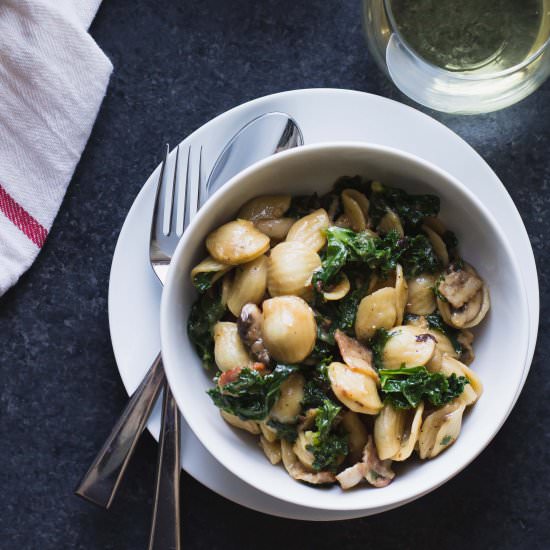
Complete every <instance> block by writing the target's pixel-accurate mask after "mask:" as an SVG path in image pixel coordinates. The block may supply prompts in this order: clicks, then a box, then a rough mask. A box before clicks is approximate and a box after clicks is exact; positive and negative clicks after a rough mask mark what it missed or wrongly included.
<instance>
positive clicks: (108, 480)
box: [75, 353, 166, 508]
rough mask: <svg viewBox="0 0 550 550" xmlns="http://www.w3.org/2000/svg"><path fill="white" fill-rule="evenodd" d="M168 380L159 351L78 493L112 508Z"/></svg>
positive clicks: (77, 489) (81, 483) (104, 506)
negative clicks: (137, 445)
mask: <svg viewBox="0 0 550 550" xmlns="http://www.w3.org/2000/svg"><path fill="white" fill-rule="evenodd" d="M165 379H166V377H165V375H164V369H163V367H162V360H161V356H160V353H159V354H158V355H157V357H156V358H155V360H154V361H153V364H152V365H151V367H150V368H149V370H148V371H147V374H146V375H145V378H144V379H143V380H142V382H141V384H140V385H139V387H138V388H137V390H136V391H135V392H134V394H133V395H132V397H131V399H130V401H128V404H127V405H126V408H125V409H124V411H123V412H122V414H121V415H120V417H119V418H118V420H117V422H116V424H115V425H114V427H113V429H112V431H111V433H110V434H109V436H108V437H107V439H106V441H105V443H104V444H103V447H101V450H100V451H99V453H98V454H97V456H96V457H95V459H94V461H93V462H92V464H91V466H90V468H89V469H88V471H87V472H86V474H84V477H83V478H82V480H81V481H80V483H79V485H78V487H77V488H76V490H75V493H76V494H77V495H78V496H81V497H83V498H85V499H86V500H89V501H90V502H93V503H94V504H97V505H98V506H101V507H103V508H109V506H110V505H111V503H112V501H113V498H114V496H115V494H116V491H117V489H118V486H119V484H120V481H121V480H122V477H123V476H124V472H125V471H126V467H127V466H128V463H129V461H130V458H131V457H132V454H133V452H134V449H135V447H136V444H137V442H138V439H139V436H140V435H141V433H142V432H143V428H144V427H145V424H146V423H147V420H148V419H149V416H150V414H151V411H152V409H153V406H154V404H155V402H156V400H157V397H158V395H159V392H160V389H161V387H162V384H163V383H164V381H165Z"/></svg>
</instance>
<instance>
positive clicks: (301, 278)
mask: <svg viewBox="0 0 550 550" xmlns="http://www.w3.org/2000/svg"><path fill="white" fill-rule="evenodd" d="M320 266H321V258H319V255H318V254H317V252H314V251H313V250H311V249H310V248H308V247H307V246H305V245H304V244H302V243H299V242H296V241H291V242H284V243H280V244H278V245H277V246H276V247H274V248H273V249H272V250H271V254H270V256H269V263H268V270H267V288H268V291H269V294H270V295H271V296H299V297H300V298H304V299H306V300H308V299H311V297H312V296H313V289H312V286H311V277H312V275H313V272H314V271H315V270H316V269H318V268H319V267H320Z"/></svg>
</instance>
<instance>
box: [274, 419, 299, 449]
mask: <svg viewBox="0 0 550 550" xmlns="http://www.w3.org/2000/svg"><path fill="white" fill-rule="evenodd" d="M267 425H268V426H271V427H272V428H273V429H274V430H275V431H276V432H277V437H278V438H279V439H284V440H285V441H288V442H289V443H294V442H295V441H296V438H297V437H298V427H297V426H296V424H285V423H284V422H279V421H278V420H275V419H274V418H270V419H269V420H268V421H267Z"/></svg>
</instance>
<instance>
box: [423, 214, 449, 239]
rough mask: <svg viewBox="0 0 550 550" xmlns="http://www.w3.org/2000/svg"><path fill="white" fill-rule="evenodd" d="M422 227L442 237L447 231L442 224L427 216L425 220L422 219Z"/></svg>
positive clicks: (436, 219) (437, 219) (438, 220)
mask: <svg viewBox="0 0 550 550" xmlns="http://www.w3.org/2000/svg"><path fill="white" fill-rule="evenodd" d="M423 222H424V225H425V226H427V227H429V228H430V229H432V230H433V231H435V232H436V233H437V234H438V235H441V236H443V235H444V234H445V232H446V231H447V228H446V227H445V225H444V224H443V222H442V221H441V220H440V219H439V218H436V217H434V216H428V217H427V218H424V220H423Z"/></svg>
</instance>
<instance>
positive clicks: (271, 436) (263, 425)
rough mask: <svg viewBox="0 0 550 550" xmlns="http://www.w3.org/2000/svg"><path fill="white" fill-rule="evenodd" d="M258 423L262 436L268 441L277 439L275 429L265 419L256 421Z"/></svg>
mask: <svg viewBox="0 0 550 550" xmlns="http://www.w3.org/2000/svg"><path fill="white" fill-rule="evenodd" d="M258 425H259V426H260V430H261V432H262V437H263V438H264V439H265V440H266V441H268V442H269V443H273V442H274V441H277V439H278V437H277V430H275V429H273V428H272V427H271V426H270V425H269V424H268V423H267V422H266V421H265V420H262V422H258Z"/></svg>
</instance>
